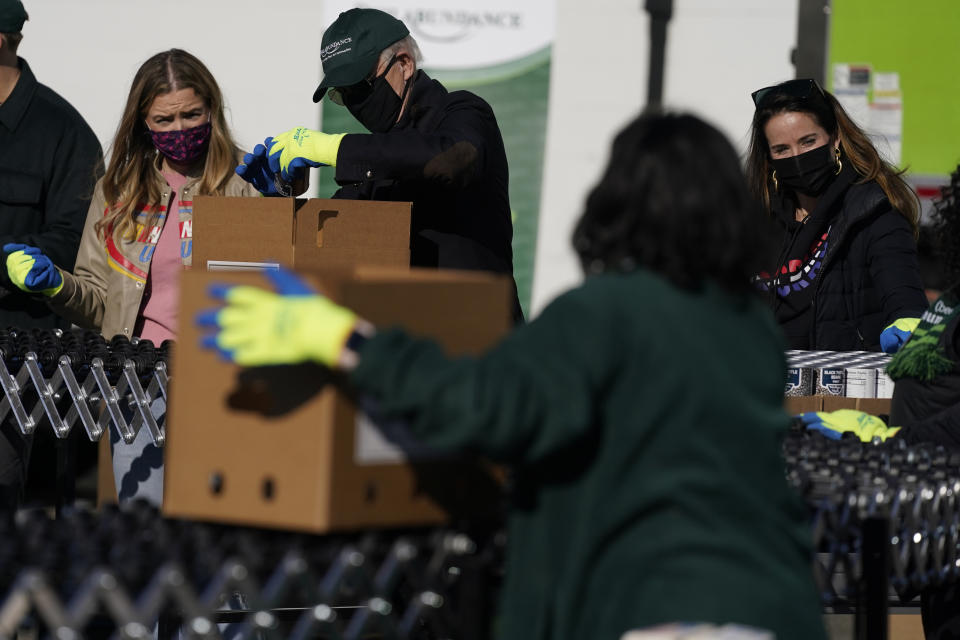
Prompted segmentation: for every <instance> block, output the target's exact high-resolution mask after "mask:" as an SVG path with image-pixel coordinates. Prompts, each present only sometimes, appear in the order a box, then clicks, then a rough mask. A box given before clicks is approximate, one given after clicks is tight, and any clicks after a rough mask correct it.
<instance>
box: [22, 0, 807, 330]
mask: <svg viewBox="0 0 960 640" xmlns="http://www.w3.org/2000/svg"><path fill="white" fill-rule="evenodd" d="M557 3H558V4H557V31H556V40H555V42H556V44H555V50H554V57H553V67H552V71H551V91H550V113H549V120H548V126H547V150H546V166H545V171H544V185H543V186H544V188H543V196H542V200H541V202H542V204H541V212H540V227H539V235H538V247H537V258H536V272H535V278H534V288H533V304H532V308H533V310H534V313H536V312H537V311H538V310H540V309H541V308H542V307H543V305H544V304H545V303H546V302H548V301H549V300H550V299H552V298H553V297H554V296H555V295H556V294H557V293H559V292H560V291H562V290H564V289H566V288H568V287H569V286H571V285H572V284H574V283H576V282H577V281H578V280H579V277H580V276H579V268H578V266H577V263H576V260H575V259H574V256H573V253H572V251H571V250H570V248H569V235H570V230H571V228H572V225H573V223H574V221H575V220H576V218H577V216H578V215H579V213H580V208H581V204H582V202H583V199H584V196H585V194H586V192H587V191H588V190H589V188H590V186H591V185H592V183H593V182H594V181H595V180H596V179H597V177H598V175H599V174H600V171H601V170H602V168H603V165H604V163H605V161H606V153H607V148H608V147H609V144H610V140H611V139H612V137H613V135H614V133H615V132H616V131H617V130H618V129H619V128H620V127H621V126H622V125H623V124H624V123H625V122H626V121H627V120H628V119H629V118H631V117H633V116H634V115H635V114H636V113H638V112H639V110H640V109H641V108H642V106H643V104H644V102H645V99H646V84H647V56H648V46H649V44H648V29H649V26H648V20H647V14H646V13H645V11H644V10H643V5H644V2H643V1H642V0H590V1H589V2H584V1H583V0H557ZM24 4H25V6H26V7H27V11H28V12H29V13H30V21H29V22H28V23H27V24H26V25H25V27H24V41H23V44H22V45H21V48H20V53H21V55H22V56H23V57H25V58H26V59H27V60H28V61H29V62H30V65H31V66H32V68H33V70H34V72H35V73H36V75H37V77H38V79H39V80H40V82H43V83H44V84H47V85H48V86H50V87H52V88H53V89H54V90H55V91H57V92H58V93H60V94H61V95H63V96H64V97H65V98H67V99H68V100H69V101H70V102H71V103H72V104H73V105H74V106H75V107H76V108H77V109H78V110H79V111H80V112H81V113H82V114H83V115H84V117H85V118H86V119H87V121H88V122H89V123H90V126H91V127H93V129H94V131H95V132H96V133H97V135H98V136H99V138H100V140H101V142H102V143H103V144H104V147H105V148H106V147H107V146H108V145H109V143H110V141H111V139H112V136H113V132H114V129H115V127H116V124H117V122H118V120H119V117H120V113H121V110H122V107H123V104H124V101H125V100H126V94H127V91H128V90H129V87H130V81H131V80H132V78H133V73H134V72H135V71H136V69H137V67H139V65H140V64H141V63H142V62H143V61H144V60H145V59H146V58H148V57H149V56H150V55H152V54H154V53H156V52H158V51H161V50H164V49H169V48H171V47H180V48H184V49H187V50H188V51H190V52H192V53H194V54H195V55H197V56H198V57H199V58H200V59H201V60H203V61H204V63H206V64H207V66H208V67H209V68H210V70H211V71H212V72H213V74H214V76H215V77H216V78H217V80H218V82H219V83H220V85H221V88H222V89H223V91H224V94H225V96H226V100H227V105H228V107H229V108H230V115H231V121H232V123H233V127H234V132H235V133H236V135H237V139H238V142H239V143H240V144H241V145H243V146H245V147H251V146H252V145H254V144H256V143H257V142H260V141H262V139H263V138H264V137H266V136H268V135H273V134H275V133H278V132H280V131H284V130H286V129H289V128H290V127H293V126H299V125H305V126H314V127H315V126H318V124H319V123H318V122H317V120H318V117H319V116H318V114H319V110H318V109H317V107H316V105H314V104H313V102H312V101H311V99H310V98H311V95H312V93H313V90H314V88H315V86H316V84H317V83H318V82H319V79H320V76H321V71H320V61H319V55H318V53H317V52H318V49H319V43H320V36H321V34H322V32H323V28H324V26H325V25H324V24H323V20H324V18H323V16H324V11H323V2H322V0H282V1H278V2H272V3H266V2H254V1H252V0H165V1H164V2H162V3H158V2H150V1H147V0H24ZM371 4H375V3H371ZM483 4H484V3H483V0H477V5H478V6H483ZM425 6H428V7H443V6H445V5H444V3H443V2H442V1H441V0H432V3H431V2H427V0H425ZM384 8H388V5H387V4H385V5H384ZM796 14H797V0H724V1H723V2H718V1H717V0H675V1H674V16H673V20H672V21H671V23H670V26H669V32H668V51H667V70H666V77H665V85H664V91H665V101H666V103H667V104H668V105H672V106H676V107H679V108H683V109H689V110H692V111H694V112H696V113H698V114H700V115H702V116H703V117H705V118H707V119H708V120H710V121H712V122H713V123H715V124H716V125H718V126H719V127H720V128H721V130H723V131H724V132H726V133H727V135H728V136H729V137H730V138H731V139H732V140H733V141H734V142H735V143H737V144H738V145H739V146H741V148H742V146H743V144H744V142H745V136H746V132H747V129H748V127H749V122H750V116H751V112H752V105H751V103H750V97H749V94H750V92H751V91H752V90H753V89H755V88H758V87H761V86H764V85H766V84H770V83H772V82H775V81H779V80H783V79H786V78H789V77H792V75H793V67H792V66H791V65H790V63H789V52H790V50H791V49H792V48H793V46H794V43H795V40H796V22H797V19H796Z"/></svg>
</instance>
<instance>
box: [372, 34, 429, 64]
mask: <svg viewBox="0 0 960 640" xmlns="http://www.w3.org/2000/svg"><path fill="white" fill-rule="evenodd" d="M401 51H403V52H405V53H406V54H407V55H409V56H410V57H411V58H413V62H414V67H415V68H417V69H419V68H420V64H421V63H422V62H423V54H422V53H420V46H419V45H418V44H417V41H416V40H414V39H413V36H411V35H408V36H407V37H406V38H403V39H402V40H397V41H396V42H394V43H393V44H392V45H390V46H389V47H387V48H386V49H384V50H383V51H381V52H380V63H379V64H380V65H384V64H386V63H388V62H390V58H392V57H393V56H395V55H397V54H398V53H400V52H401Z"/></svg>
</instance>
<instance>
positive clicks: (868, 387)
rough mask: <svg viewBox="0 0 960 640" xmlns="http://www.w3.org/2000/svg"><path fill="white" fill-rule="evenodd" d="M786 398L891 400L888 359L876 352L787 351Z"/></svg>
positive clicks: (891, 389)
mask: <svg viewBox="0 0 960 640" xmlns="http://www.w3.org/2000/svg"><path fill="white" fill-rule="evenodd" d="M786 355H787V383H786V388H785V390H784V393H785V394H786V395H787V396H813V395H817V396H846V397H848V398H892V397H893V380H891V379H890V377H889V376H888V375H887V373H886V369H887V363H889V362H890V356H889V355H887V354H885V353H878V352H876V351H787V352H786Z"/></svg>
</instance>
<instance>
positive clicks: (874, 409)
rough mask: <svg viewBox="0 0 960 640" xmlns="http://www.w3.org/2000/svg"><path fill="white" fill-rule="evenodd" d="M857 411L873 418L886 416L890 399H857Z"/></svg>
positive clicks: (888, 411) (888, 413)
mask: <svg viewBox="0 0 960 640" xmlns="http://www.w3.org/2000/svg"><path fill="white" fill-rule="evenodd" d="M857 409H859V410H860V411H863V412H865V413H869V414H870V415H874V416H884V415H885V416H888V415H890V398H857Z"/></svg>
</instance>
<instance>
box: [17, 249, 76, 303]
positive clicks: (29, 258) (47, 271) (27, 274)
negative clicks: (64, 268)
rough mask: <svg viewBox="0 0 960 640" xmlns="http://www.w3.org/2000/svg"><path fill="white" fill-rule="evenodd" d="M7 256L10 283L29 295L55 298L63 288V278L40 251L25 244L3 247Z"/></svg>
mask: <svg viewBox="0 0 960 640" xmlns="http://www.w3.org/2000/svg"><path fill="white" fill-rule="evenodd" d="M3 252H4V253H6V254H7V275H8V276H9V277H10V281H11V282H12V283H13V284H14V285H16V286H17V288H19V289H22V290H23V291H27V292H30V293H42V294H43V295H45V296H47V297H51V296H55V295H57V293H58V292H59V291H60V289H62V288H63V276H62V275H61V274H60V270H59V269H57V267H56V266H55V265H54V264H53V261H52V260H50V258H48V257H47V256H45V255H44V254H43V252H42V251H40V249H38V248H36V247H31V246H30V245H27V244H16V243H9V244H5V245H3Z"/></svg>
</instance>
